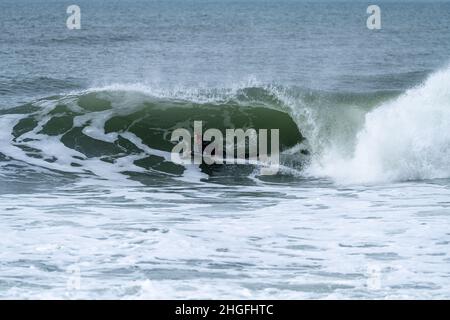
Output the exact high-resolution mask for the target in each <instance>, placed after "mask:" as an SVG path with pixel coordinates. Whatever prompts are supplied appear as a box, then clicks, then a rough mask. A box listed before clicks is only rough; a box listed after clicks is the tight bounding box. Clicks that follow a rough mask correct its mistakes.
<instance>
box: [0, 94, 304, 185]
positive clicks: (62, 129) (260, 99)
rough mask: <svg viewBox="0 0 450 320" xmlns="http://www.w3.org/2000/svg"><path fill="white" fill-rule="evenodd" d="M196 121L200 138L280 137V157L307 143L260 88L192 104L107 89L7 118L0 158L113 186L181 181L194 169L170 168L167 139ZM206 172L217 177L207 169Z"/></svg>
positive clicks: (191, 99)
mask: <svg viewBox="0 0 450 320" xmlns="http://www.w3.org/2000/svg"><path fill="white" fill-rule="evenodd" d="M194 121H202V122H203V130H207V129H208V128H216V129H219V130H220V131H222V132H223V133H225V130H226V129H236V128H242V129H244V130H246V129H248V128H254V129H257V130H259V129H269V130H270V129H280V147H281V150H288V149H292V148H293V147H295V146H297V145H299V144H301V142H302V141H303V140H304V138H303V137H302V135H301V134H300V131H299V129H298V126H297V124H296V123H295V122H294V120H293V119H292V118H291V117H290V116H289V114H288V113H287V112H286V110H283V106H282V105H281V104H280V101H278V100H277V99H276V98H275V97H274V96H273V95H271V94H270V92H268V91H266V90H264V89H261V88H246V89H240V90H237V91H234V92H224V91H222V92H220V91H217V92H214V91H211V90H209V91H207V92H203V93H197V94H196V95H195V96H193V95H191V96H188V94H187V93H186V92H184V94H181V93H167V92H166V93H164V94H163V93H161V92H159V93H158V92H153V93H150V92H146V91H145V90H143V89H139V88H136V87H109V88H103V89H95V90H90V91H87V92H84V93H77V94H71V95H66V96H62V97H50V98H47V99H43V100H39V101H37V102H35V103H31V104H27V105H23V106H20V107H18V108H14V109H10V110H6V111H3V112H2V115H1V116H0V124H1V126H2V131H3V135H2V138H1V140H0V146H1V148H0V151H1V154H2V158H3V160H4V161H3V162H5V160H10V161H20V162H23V163H26V164H30V165H33V166H37V167H40V168H45V169H49V170H52V171H62V172H65V173H75V174H83V173H87V174H89V173H93V174H95V175H97V176H99V177H102V178H108V179H117V178H123V174H124V173H126V174H127V175H128V176H129V175H131V176H136V175H140V174H146V175H153V176H154V175H159V176H161V175H165V176H167V175H169V176H183V175H186V174H189V170H190V169H192V168H188V167H187V166H181V165H178V164H175V163H173V162H172V161H171V157H170V156H171V154H170V152H171V150H172V149H173V147H174V145H175V144H176V143H175V142H171V141H170V138H171V134H172V132H173V131H174V130H175V129H179V128H185V129H188V130H189V131H191V132H192V131H193V124H194ZM3 165H5V164H4V163H3ZM201 170H202V171H203V172H206V173H208V174H212V173H214V172H212V171H211V170H210V167H208V166H206V165H202V167H201ZM215 170H216V171H217V170H218V171H220V170H221V168H215ZM247 171H248V168H246V170H244V172H247ZM250 172H252V171H251V170H250ZM247 174H249V172H247Z"/></svg>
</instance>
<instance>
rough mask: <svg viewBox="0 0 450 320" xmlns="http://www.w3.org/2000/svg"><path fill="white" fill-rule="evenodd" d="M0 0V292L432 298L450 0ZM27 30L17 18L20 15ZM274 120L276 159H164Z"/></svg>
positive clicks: (443, 202)
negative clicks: (207, 131)
mask: <svg viewBox="0 0 450 320" xmlns="http://www.w3.org/2000/svg"><path fill="white" fill-rule="evenodd" d="M69 4H72V3H64V2H63V1H43V0H37V1H25V0H19V1H9V0H6V1H2V2H1V3H0V70H1V71H0V215H1V216H0V219H1V220H0V232H1V235H2V237H1V238H0V249H1V250H0V297H1V298H12V297H13V298H14V297H16V298H447V297H448V296H449V294H450V280H449V279H450V260H449V258H450V257H449V256H448V252H449V246H450V231H449V222H448V220H449V219H448V216H449V214H450V211H449V206H450V200H449V199H450V179H449V178H450V134H449V133H448V132H449V130H448V129H449V128H450V69H449V67H448V60H449V59H448V52H450V38H449V36H450V10H449V9H450V3H449V2H432V1H430V2H426V3H417V2H408V1H404V2H401V3H395V2H384V3H383V2H380V4H379V5H380V6H381V8H382V14H383V15H382V18H383V20H382V21H383V24H382V30H380V31H369V30H367V28H366V27H365V20H366V18H367V14H366V13H365V11H366V8H367V4H365V3H363V2H358V1H355V2H344V3H336V2H323V3H314V2H312V3H311V2H305V1H293V0H292V1H276V2H275V1H273V2H272V1H256V0H255V1H251V0H243V1H212V0H205V1H175V0H170V1H85V0H82V1H78V3H77V4H78V5H79V6H80V7H81V10H82V29H81V30H67V29H66V27H65V19H66V14H65V10H66V8H67V6H68V5H69ZM24 21H26V23H24ZM194 120H203V121H204V122H205V123H206V124H207V126H209V127H214V128H219V129H225V128H228V127H256V128H279V129H280V142H281V146H282V149H283V153H282V155H281V161H282V170H281V171H280V172H279V174H277V175H276V176H261V175H260V171H259V169H260V168H258V167H250V166H245V167H242V166H226V167H214V168H209V167H205V166H202V167H200V168H199V167H197V166H195V165H191V166H181V165H176V164H174V163H172V162H170V158H169V157H168V152H169V151H170V149H171V147H172V145H171V144H170V143H169V142H168V139H167V134H168V132H170V130H172V129H173V128H177V127H180V126H182V127H183V126H184V127H187V128H191V125H192V122H193V121H194Z"/></svg>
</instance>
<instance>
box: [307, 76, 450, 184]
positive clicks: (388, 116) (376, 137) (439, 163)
mask: <svg viewBox="0 0 450 320" xmlns="http://www.w3.org/2000/svg"><path fill="white" fill-rule="evenodd" d="M341 143H342V142H341ZM343 143H344V144H345V143H347V144H350V145H352V144H353V141H347V142H343ZM310 173H311V174H313V175H320V176H328V177H332V178H333V179H335V180H336V181H338V182H340V183H376V182H388V181H402V180H419V179H434V178H448V177H450V69H449V68H447V69H444V70H442V71H439V72H437V73H435V74H433V75H431V76H430V77H429V78H428V80H426V82H425V83H424V84H423V85H421V86H419V87H417V88H414V89H411V90H408V91H407V92H406V93H404V94H403V95H401V96H400V97H399V98H397V99H395V100H393V101H389V102H387V103H384V104H383V105H381V106H379V107H378V108H376V109H375V110H373V111H372V112H369V113H368V114H367V115H366V117H365V123H364V127H363V129H362V130H361V131H360V132H359V133H358V135H357V136H356V141H355V145H354V151H353V152H348V149H347V150H345V152H342V149H341V148H340V145H339V144H338V145H336V144H334V145H329V146H327V148H326V149H325V150H323V152H322V153H321V154H320V156H318V157H316V159H315V162H314V163H313V165H312V166H311V168H310Z"/></svg>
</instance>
